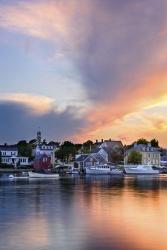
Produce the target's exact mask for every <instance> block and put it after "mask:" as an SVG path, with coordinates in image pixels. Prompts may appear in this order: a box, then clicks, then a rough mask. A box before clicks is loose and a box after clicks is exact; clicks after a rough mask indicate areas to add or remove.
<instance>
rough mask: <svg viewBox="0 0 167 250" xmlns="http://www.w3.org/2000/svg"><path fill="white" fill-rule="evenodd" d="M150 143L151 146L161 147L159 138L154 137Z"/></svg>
mask: <svg viewBox="0 0 167 250" xmlns="http://www.w3.org/2000/svg"><path fill="white" fill-rule="evenodd" d="M150 143H151V147H154V148H159V142H158V140H156V139H152V140H151V141H150Z"/></svg>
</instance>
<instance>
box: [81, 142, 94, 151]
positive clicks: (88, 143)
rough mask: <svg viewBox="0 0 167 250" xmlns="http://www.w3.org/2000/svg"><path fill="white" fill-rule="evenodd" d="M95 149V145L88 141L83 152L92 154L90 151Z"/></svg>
mask: <svg viewBox="0 0 167 250" xmlns="http://www.w3.org/2000/svg"><path fill="white" fill-rule="evenodd" d="M93 148H94V144H93V142H92V141H91V140H88V141H86V142H84V143H83V144H82V152H83V153H85V154H86V153H90V151H91V150H92V149H93Z"/></svg>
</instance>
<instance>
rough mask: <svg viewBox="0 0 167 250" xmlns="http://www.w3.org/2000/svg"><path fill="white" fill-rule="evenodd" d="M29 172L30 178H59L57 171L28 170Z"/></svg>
mask: <svg viewBox="0 0 167 250" xmlns="http://www.w3.org/2000/svg"><path fill="white" fill-rule="evenodd" d="M28 174H29V178H53V179H58V178H59V174H57V173H47V172H33V171H30V172H28Z"/></svg>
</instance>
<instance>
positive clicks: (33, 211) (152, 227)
mask: <svg viewBox="0 0 167 250" xmlns="http://www.w3.org/2000/svg"><path fill="white" fill-rule="evenodd" d="M166 207H167V176H162V177H152V176H135V177H125V178H123V177H117V178H111V177H83V178H80V177H71V178H62V179H60V180H49V181H48V180H24V181H7V180H0V231H1V234H0V243H1V247H0V249H1V250H23V249H24V250H29V249H31V250H52V249H53V250H54V249H61V250H66V249H68V250H86V249H92V250H94V249H96V250H98V249H104V250H108V249H114V250H115V249H116V250H117V249H118V250H122V249H128V250H137V249H143V250H144V249H150V250H157V249H162V250H163V249H167V237H166V230H167V229H166V228H167V212H166Z"/></svg>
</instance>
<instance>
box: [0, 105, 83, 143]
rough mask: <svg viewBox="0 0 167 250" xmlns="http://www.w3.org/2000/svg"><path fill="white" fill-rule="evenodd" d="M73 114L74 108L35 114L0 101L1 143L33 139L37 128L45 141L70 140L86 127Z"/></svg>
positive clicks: (26, 108)
mask: <svg viewBox="0 0 167 250" xmlns="http://www.w3.org/2000/svg"><path fill="white" fill-rule="evenodd" d="M75 113H76V110H75V108H73V107H69V108H67V109H66V110H64V111H61V112H56V111H54V110H50V111H48V112H45V113H43V114H42V113H39V114H37V113H35V112H34V110H33V109H32V108H30V107H27V105H23V104H19V103H16V102H13V101H1V102H0V117H1V122H0V131H1V143H2V142H9V143H11V142H12V143H13V142H16V141H17V140H21V139H24V138H25V139H31V138H34V137H35V136H36V131H37V129H38V127H39V126H40V128H41V131H42V132H43V136H45V137H46V138H47V139H55V140H60V141H62V140H65V139H70V138H72V136H73V135H74V134H76V133H77V134H79V133H80V132H81V130H82V128H84V126H86V123H85V122H84V120H82V119H81V118H78V117H76V115H75Z"/></svg>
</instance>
